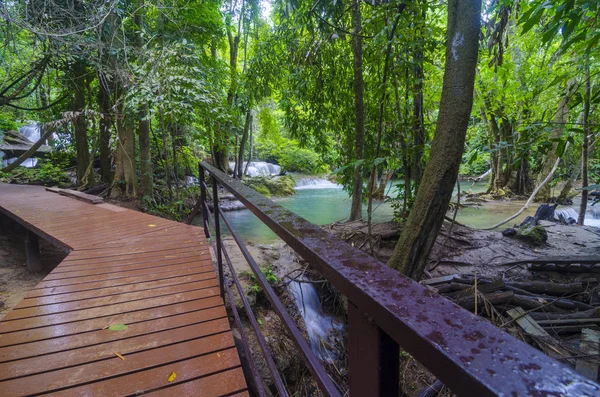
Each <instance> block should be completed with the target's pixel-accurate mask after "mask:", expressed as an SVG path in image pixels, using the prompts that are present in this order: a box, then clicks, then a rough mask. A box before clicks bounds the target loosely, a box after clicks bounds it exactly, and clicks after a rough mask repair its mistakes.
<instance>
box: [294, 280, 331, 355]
mask: <svg viewBox="0 0 600 397" xmlns="http://www.w3.org/2000/svg"><path fill="white" fill-rule="evenodd" d="M288 288H289V290H290V293H291V295H292V296H293V297H294V301H295V302H296V306H298V310H299V311H300V314H301V315H302V318H303V319H304V324H305V325H306V330H307V332H308V337H309V339H310V347H311V349H312V351H313V352H314V353H315V354H316V355H317V357H319V358H320V359H321V360H323V361H327V362H330V361H333V360H334V359H335V354H333V353H332V352H331V351H330V350H329V349H328V348H327V346H328V342H327V338H328V335H329V333H330V332H331V330H333V329H341V328H342V325H341V324H340V323H339V322H337V321H336V320H334V318H333V317H331V316H329V315H327V314H325V313H323V309H322V308H321V301H320V299H319V295H318V294H317V290H316V289H315V286H314V284H312V283H306V282H301V281H300V282H298V281H292V282H291V283H290V284H289V287H288Z"/></svg>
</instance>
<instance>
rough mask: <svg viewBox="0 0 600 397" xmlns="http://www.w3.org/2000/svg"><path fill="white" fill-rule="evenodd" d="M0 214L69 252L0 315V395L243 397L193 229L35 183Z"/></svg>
mask: <svg viewBox="0 0 600 397" xmlns="http://www.w3.org/2000/svg"><path fill="white" fill-rule="evenodd" d="M0 213H3V214H4V215H8V216H9V217H11V218H13V219H14V220H16V221H17V222H19V223H20V224H22V225H23V226H25V227H26V228H27V229H29V230H31V231H33V232H34V233H35V234H37V235H39V236H40V237H43V238H45V239H47V240H48V241H50V242H52V243H53V244H54V245H57V246H58V247H60V248H62V249H64V250H65V251H67V252H70V253H69V255H68V256H67V257H66V259H65V260H64V261H63V262H61V263H60V264H59V265H58V266H57V267H56V269H54V270H53V271H52V272H51V273H50V274H48V276H47V277H46V278H45V279H44V280H43V281H42V282H41V283H40V284H39V285H37V287H36V288H35V289H33V290H32V291H31V292H30V293H29V294H28V295H27V297H26V298H25V299H24V300H23V301H22V302H21V303H20V304H19V305H18V306H17V307H15V308H14V309H13V310H12V311H11V312H9V313H8V314H7V315H6V316H5V317H4V318H2V319H0V395H1V396H3V397H8V396H21V395H39V394H46V393H48V394H52V395H58V396H63V395H64V396H83V395H85V396H103V397H108V396H127V395H136V394H140V393H142V392H144V393H147V394H150V395H152V396H225V395H227V396H230V395H231V396H233V395H235V396H238V395H239V396H244V395H248V393H247V391H246V383H245V379H244V375H243V372H242V369H241V367H240V360H239V357H238V353H237V350H236V348H235V345H234V340H233V337H232V333H231V330H230V326H229V322H228V319H227V314H226V312H225V307H224V305H223V300H222V299H221V298H220V297H219V288H218V282H217V279H216V274H215V271H214V267H213V264H212V260H211V257H210V252H209V249H208V244H207V242H206V239H205V237H204V234H203V231H202V230H201V229H200V228H196V227H193V226H187V225H183V224H180V223H176V222H172V221H168V220H165V219H161V218H157V217H154V216H150V215H147V214H142V213H139V212H136V211H132V210H128V209H124V208H120V207H116V206H113V205H109V204H96V205H93V204H88V203H86V202H83V201H79V200H76V199H73V198H69V197H65V196H61V195H59V194H56V193H52V192H47V191H45V190H44V188H42V187H35V186H20V185H6V184H0ZM123 325H124V326H123ZM110 326H113V327H111V328H112V329H121V328H126V329H124V330H120V331H118V330H112V329H111V328H109V327H110ZM173 373H174V374H175V375H172V374H173ZM173 377H174V379H173Z"/></svg>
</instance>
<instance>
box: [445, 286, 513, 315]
mask: <svg viewBox="0 0 600 397" xmlns="http://www.w3.org/2000/svg"><path fill="white" fill-rule="evenodd" d="M482 295H483V297H484V298H485V299H486V300H488V301H489V302H490V303H491V304H492V305H500V304H503V303H508V302H510V301H511V300H513V299H514V295H515V294H514V292H512V291H500V292H492V293H488V294H482ZM454 302H455V303H456V304H457V305H459V306H462V307H463V308H465V309H467V310H469V311H473V310H474V309H475V296H474V294H472V295H470V296H467V297H464V298H460V299H457V300H455V301H454ZM480 306H481V307H483V305H480Z"/></svg>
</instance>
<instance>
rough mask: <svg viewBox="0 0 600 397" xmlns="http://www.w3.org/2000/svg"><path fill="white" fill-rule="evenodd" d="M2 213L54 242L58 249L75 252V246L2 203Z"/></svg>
mask: <svg viewBox="0 0 600 397" xmlns="http://www.w3.org/2000/svg"><path fill="white" fill-rule="evenodd" d="M0 214H2V215H5V216H7V217H8V218H10V219H12V220H13V221H15V222H17V223H18V224H19V225H21V226H23V227H24V228H25V229H27V230H29V231H30V232H32V233H34V234H36V235H37V236H38V237H41V238H43V239H44V240H46V241H47V242H49V243H50V244H52V245H53V246H55V247H56V248H58V249H60V250H62V251H64V252H66V253H67V254H70V253H71V252H73V247H71V246H69V245H67V244H65V243H64V242H62V241H60V240H59V239H57V238H56V237H54V236H52V235H50V234H48V233H46V232H44V231H43V230H41V229H39V228H37V227H35V226H34V225H32V224H31V223H29V222H27V221H26V220H24V219H23V218H21V217H19V216H17V215H15V214H14V213H12V212H11V211H9V210H7V209H6V208H4V207H2V206H1V205H0Z"/></svg>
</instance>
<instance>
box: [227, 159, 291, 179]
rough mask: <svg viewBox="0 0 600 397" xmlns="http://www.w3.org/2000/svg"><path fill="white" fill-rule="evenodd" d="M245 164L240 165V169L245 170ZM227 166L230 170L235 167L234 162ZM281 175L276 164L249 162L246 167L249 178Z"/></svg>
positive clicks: (279, 168)
mask: <svg viewBox="0 0 600 397" xmlns="http://www.w3.org/2000/svg"><path fill="white" fill-rule="evenodd" d="M246 163H247V162H244V163H243V164H242V169H243V170H245V169H246ZM229 166H230V167H231V169H233V168H234V167H235V163H234V162H230V163H229ZM280 173H281V167H280V166H279V165H277V164H271V163H267V162H266V161H251V162H250V165H249V166H248V175H250V176H258V175H279V174H280Z"/></svg>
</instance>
